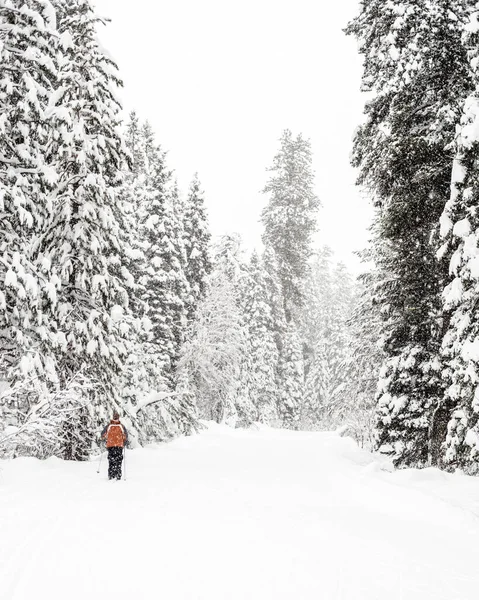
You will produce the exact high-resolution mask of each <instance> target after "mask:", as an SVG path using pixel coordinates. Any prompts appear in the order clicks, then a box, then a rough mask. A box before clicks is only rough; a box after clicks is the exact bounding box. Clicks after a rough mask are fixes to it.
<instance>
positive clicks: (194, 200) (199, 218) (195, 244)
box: [183, 174, 211, 322]
mask: <svg viewBox="0 0 479 600" xmlns="http://www.w3.org/2000/svg"><path fill="white" fill-rule="evenodd" d="M183 228H184V239H185V248H186V278H187V280H188V284H189V287H190V299H189V302H188V307H187V308H188V321H189V322H191V321H192V320H193V319H194V316H195V313H196V308H197V306H198V303H199V301H200V300H201V299H202V298H203V297H204V295H205V292H206V279H207V277H208V275H209V273H210V272H211V258H210V247H209V246H210V239H211V235H210V232H209V229H208V218H207V215H206V208H205V201H204V195H203V191H202V189H201V185H200V181H199V179H198V175H197V174H196V175H195V176H194V178H193V181H192V182H191V185H190V189H189V192H188V196H187V199H186V202H185V203H184V205H183Z"/></svg>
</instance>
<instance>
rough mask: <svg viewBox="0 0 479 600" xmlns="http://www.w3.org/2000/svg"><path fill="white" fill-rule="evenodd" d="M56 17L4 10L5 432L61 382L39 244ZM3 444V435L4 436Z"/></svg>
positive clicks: (0, 111)
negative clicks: (36, 244) (38, 256)
mask: <svg viewBox="0 0 479 600" xmlns="http://www.w3.org/2000/svg"><path fill="white" fill-rule="evenodd" d="M56 39H57V35H56V19H55V11H54V10H53V7H52V5H51V4H50V3H49V2H48V1H45V2H42V3H40V2H35V1H30V0H22V1H21V2H20V1H16V0H10V1H5V2H2V3H1V10H0V167H1V168H0V212H1V223H0V227H1V236H0V237H1V241H0V257H1V260H0V331H1V333H0V349H1V358H0V379H1V380H3V381H4V382H5V383H4V384H2V392H3V393H2V397H1V398H0V430H2V429H3V427H4V426H7V425H11V426H12V427H17V426H19V425H20V426H21V425H22V423H23V422H24V421H25V419H26V418H27V415H28V414H29V411H30V410H31V409H32V406H34V405H35V404H36V403H37V402H38V400H39V397H40V395H41V394H45V393H46V392H47V388H48V386H49V385H52V384H54V383H55V382H56V380H57V371H56V366H55V360H54V355H53V346H54V344H55V342H54V340H53V339H52V336H51V335H50V333H51V331H50V323H49V317H48V315H45V314H44V311H43V306H42V302H41V298H42V294H44V293H46V292H47V291H48V289H49V288H48V280H47V278H46V277H45V269H44V267H45V265H38V264H36V262H35V260H34V246H33V245H34V242H35V241H36V238H37V236H38V235H39V232H41V231H42V229H43V228H44V226H45V220H46V219H47V217H48V214H49V211H50V210H51V199H50V195H51V190H52V187H53V185H54V183H55V180H56V173H55V171H54V169H52V168H51V166H50V165H49V164H48V160H47V156H48V150H49V147H50V144H51V139H52V129H51V123H50V120H49V105H50V102H51V98H52V95H53V93H54V91H55V87H56V81H57V70H58V65H57V58H56V53H55V47H56ZM0 436H1V433H0Z"/></svg>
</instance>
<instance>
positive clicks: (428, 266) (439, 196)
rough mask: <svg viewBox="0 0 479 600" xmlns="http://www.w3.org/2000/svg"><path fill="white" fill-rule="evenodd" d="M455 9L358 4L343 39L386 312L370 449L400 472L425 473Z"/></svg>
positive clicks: (461, 18) (438, 388)
mask: <svg viewBox="0 0 479 600" xmlns="http://www.w3.org/2000/svg"><path fill="white" fill-rule="evenodd" d="M467 5H468V2H466V1H463V0H439V1H436V2H430V1H429V0H421V1H419V2H418V1H417V0H408V1H404V2H401V3H399V4H397V3H384V2H382V1H380V0H365V1H364V2H363V3H362V9H361V13H360V15H359V16H358V17H357V18H356V19H355V20H354V21H353V22H352V23H351V24H350V25H349V27H348V30H347V31H348V33H350V34H353V35H355V36H356V37H357V39H358V40H359V42H360V49H361V53H362V54H363V56H364V75H363V88H364V89H365V90H366V91H369V92H371V93H372V99H371V100H370V101H369V102H368V103H367V107H366V116H367V118H366V122H365V123H364V124H363V125H362V126H361V127H360V129H359V131H358V133H357V135H356V139H355V147H354V160H353V162H354V165H355V166H357V167H360V169H361V171H360V177H359V183H360V184H363V185H365V186H366V187H367V188H369V189H370V191H371V193H372V195H373V198H374V200H375V203H376V206H377V208H378V216H377V219H376V232H377V242H376V243H377V245H378V250H377V256H378V262H377V264H378V268H379V269H381V270H382V274H381V276H380V280H379V281H380V283H379V284H378V289H377V295H378V301H379V302H380V303H381V304H382V305H384V307H387V310H385V311H384V313H383V316H384V318H385V320H386V323H385V335H384V338H383V339H384V351H385V361H384V364H383V368H382V376H381V382H380V386H379V389H378V411H377V419H378V421H377V427H378V440H377V445H378V447H379V448H380V449H381V450H382V451H384V452H387V453H389V454H391V455H392V456H393V457H394V459H395V462H396V464H400V465H424V464H427V463H428V461H429V459H430V443H431V440H430V433H431V431H433V430H434V427H433V423H432V421H433V419H434V417H435V415H436V412H435V411H436V408H437V407H438V405H439V404H440V403H441V399H442V397H443V393H444V386H443V383H442V381H441V376H440V365H439V364H438V355H439V352H440V345H441V339H442V335H443V328H442V327H441V323H442V322H443V321H442V319H443V310H442V305H441V289H442V287H443V281H444V278H445V275H446V273H445V269H444V268H443V266H442V265H441V263H440V262H439V261H438V259H437V257H436V251H437V238H438V235H437V234H438V222H439V217H440V215H441V212H442V210H443V208H444V205H445V202H446V200H447V197H448V193H449V192H448V190H449V184H450V174H451V166H452V159H453V150H452V149H451V142H452V141H453V139H454V133H455V127H456V125H457V123H458V122H459V118H460V111H461V107H462V102H463V99H464V98H465V97H466V96H467V95H468V93H469V90H470V88H471V78H470V73H469V66H468V61H467V56H466V52H465V48H464V45H463V43H462V39H461V34H462V29H463V24H464V22H465V18H466V15H467V11H468V6H467ZM446 320H447V318H446V319H445V320H444V322H445V321H446Z"/></svg>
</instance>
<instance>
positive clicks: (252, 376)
mask: <svg viewBox="0 0 479 600" xmlns="http://www.w3.org/2000/svg"><path fill="white" fill-rule="evenodd" d="M241 288H242V290H241V306H242V312H243V315H244V322H245V325H246V328H247V335H248V347H247V355H246V357H245V359H247V364H245V366H244V370H245V376H246V378H247V389H248V392H249V396H250V401H251V403H252V404H253V405H254V406H255V407H256V409H257V412H258V419H259V420H260V421H261V422H265V423H268V422H272V421H275V420H276V419H277V417H278V414H277V400H278V387H277V369H278V360H279V353H278V348H277V346H276V343H275V330H274V319H273V311H272V307H271V303H270V299H269V289H268V285H267V274H266V272H265V268H264V265H263V263H262V261H261V259H260V257H259V256H258V254H257V253H256V252H254V253H253V255H252V256H251V260H250V263H249V269H248V274H247V276H246V277H244V278H243V281H242V286H241Z"/></svg>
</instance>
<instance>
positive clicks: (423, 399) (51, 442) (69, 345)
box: [0, 0, 479, 474]
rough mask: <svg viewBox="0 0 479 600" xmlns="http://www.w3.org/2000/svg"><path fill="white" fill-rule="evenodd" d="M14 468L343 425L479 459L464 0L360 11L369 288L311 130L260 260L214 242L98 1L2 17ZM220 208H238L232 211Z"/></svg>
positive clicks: (469, 467)
mask: <svg viewBox="0 0 479 600" xmlns="http://www.w3.org/2000/svg"><path fill="white" fill-rule="evenodd" d="M0 11H1V12H0V15H1V28H0V53H1V61H0V70H1V77H0V215H1V217H0V231H1V234H0V257H1V260H0V321H1V326H0V344H1V349H2V352H1V354H0V382H1V383H0V455H2V456H7V457H17V456H35V457H38V458H47V457H50V456H58V457H62V458H65V459H69V460H86V459H88V458H89V457H90V456H91V455H92V454H95V452H97V450H98V445H97V444H98V433H99V431H100V430H101V426H102V424H103V423H104V422H105V421H107V420H108V419H109V418H110V416H111V414H112V411H115V410H117V411H119V413H120V415H121V418H122V421H123V422H125V423H126V425H127V427H128V429H129V430H130V431H131V433H132V438H133V440H134V443H135V444H139V445H145V444H148V443H150V442H158V441H166V440H170V439H172V438H174V437H177V436H181V435H190V434H192V433H194V432H195V431H199V430H200V429H201V428H202V427H203V425H202V423H203V422H204V421H205V420H215V421H217V422H218V423H225V424H228V425H230V426H231V427H244V428H247V427H252V426H254V424H255V423H262V424H265V425H270V426H272V427H277V428H286V429H292V430H307V431H313V430H338V429H340V428H341V429H340V430H341V431H344V432H347V434H348V435H351V436H352V437H353V438H354V439H355V440H356V441H357V442H358V443H359V444H360V445H361V446H365V447H367V448H370V449H375V450H377V451H379V452H382V453H384V454H387V455H389V456H391V457H392V458H393V460H394V463H395V465H396V466H399V467H407V466H415V467H425V466H431V465H433V466H438V467H440V468H443V469H446V470H455V469H457V468H460V469H462V470H464V471H466V472H468V473H471V474H476V471H477V470H478V469H477V466H478V464H479V463H478V454H479V425H478V420H479V391H478V390H479V388H478V383H479V339H478V337H477V336H478V333H479V331H478V325H477V311H478V310H479V309H478V299H479V251H478V236H479V233H478V231H479V216H478V211H477V204H478V192H479V189H478V179H477V172H478V170H479V162H478V160H477V150H478V141H479V127H478V124H479V78H478V65H479V52H478V47H479V46H478V32H479V22H478V19H477V15H478V11H477V7H476V3H475V2H471V1H469V0H435V1H432V0H420V1H419V2H418V1H412V0H411V1H409V2H408V1H403V2H393V1H387V2H384V1H383V0H364V1H363V2H362V4H361V10H360V13H359V15H358V17H357V18H356V19H354V20H353V21H352V22H351V23H350V24H349V25H348V26H347V28H346V30H345V33H346V34H347V35H350V36H353V37H354V38H355V39H356V40H357V42H358V48H359V52H360V53H361V55H362V56H363V59H364V73H363V82H362V86H363V91H364V92H366V93H367V101H366V106H365V118H364V121H363V123H362V124H358V129H357V131H356V133H355V136H354V145H353V148H352V161H353V164H354V166H355V167H357V169H358V185H359V186H361V188H362V189H363V190H364V192H365V193H367V194H368V196H369V197H370V199H371V202H372V203H373V205H374V210H375V213H374V221H373V224H372V226H371V230H370V243H369V245H368V247H367V248H365V249H364V250H363V251H362V253H361V258H362V261H363V272H362V274H361V275H360V276H359V277H354V276H353V275H352V274H351V273H350V272H348V269H347V268H346V267H345V266H344V265H343V264H341V263H338V261H337V260H335V258H334V255H333V254H332V252H331V251H330V249H329V248H327V247H325V246H321V245H320V244H318V243H317V240H318V239H319V240H320V237H321V236H320V235H319V236H318V235H317V231H318V229H319V231H320V230H321V203H320V199H319V198H318V197H317V195H316V192H315V176H316V177H321V173H318V174H317V175H316V174H315V173H314V172H313V168H312V152H313V149H312V147H311V143H310V141H309V139H308V138H307V132H304V134H303V133H298V132H292V131H290V130H289V129H285V130H284V131H283V132H278V137H279V140H278V148H277V153H276V155H275V156H272V157H271V163H270V165H265V168H266V169H267V183H266V185H265V187H264V189H263V197H264V208H263V211H262V215H261V224H262V228H263V229H262V231H263V235H262V246H261V248H258V249H255V250H253V251H251V250H250V249H248V248H245V247H244V244H243V243H242V240H241V238H240V237H239V236H237V235H232V234H227V235H224V236H220V237H218V238H213V237H212V236H211V234H210V232H209V226H208V215H207V208H206V207H207V191H204V190H203V188H202V185H201V181H200V175H198V174H192V179H191V185H190V187H189V189H187V190H183V189H180V186H179V185H178V182H177V180H176V177H175V172H174V166H171V165H169V164H168V156H167V148H163V146H162V145H161V140H157V137H156V134H155V131H154V130H153V128H152V127H151V125H150V124H149V123H148V120H147V117H148V115H145V116H143V115H142V116H141V117H140V116H139V115H137V114H136V113H134V112H133V113H131V114H130V115H129V116H128V117H126V118H125V117H124V115H123V110H122V104H121V100H120V97H121V93H120V90H121V87H122V80H121V73H120V72H119V70H118V67H117V65H116V64H115V62H114V60H113V59H112V58H111V57H110V56H109V54H108V52H107V51H106V50H105V49H104V48H103V47H102V45H101V43H100V42H99V40H98V28H99V27H100V26H103V25H104V24H105V23H104V22H103V21H102V20H101V19H100V18H99V17H98V16H97V15H96V14H95V11H94V9H93V7H92V4H91V2H90V0H71V1H70V2H68V3H66V2H62V1H61V0H51V1H47V0H23V1H21V2H20V1H19V0H4V1H3V2H2V3H1V4H0ZM225 202H227V198H226V199H225Z"/></svg>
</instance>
